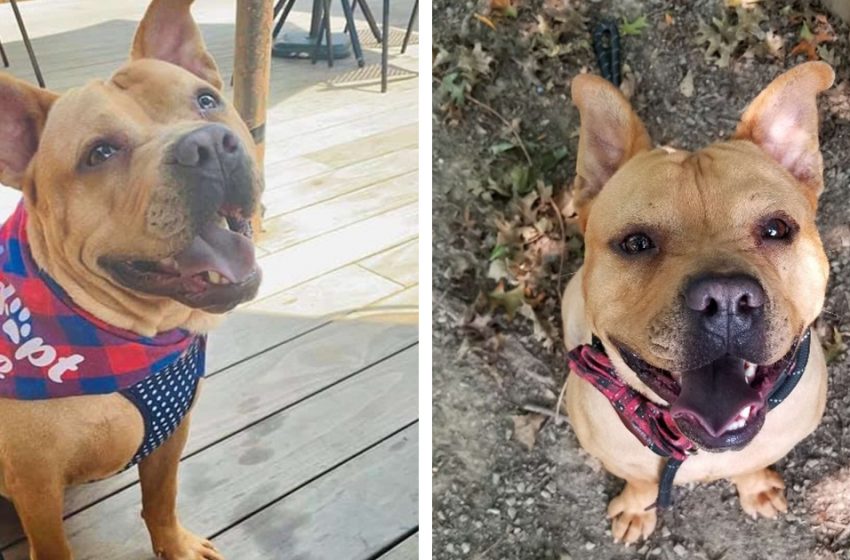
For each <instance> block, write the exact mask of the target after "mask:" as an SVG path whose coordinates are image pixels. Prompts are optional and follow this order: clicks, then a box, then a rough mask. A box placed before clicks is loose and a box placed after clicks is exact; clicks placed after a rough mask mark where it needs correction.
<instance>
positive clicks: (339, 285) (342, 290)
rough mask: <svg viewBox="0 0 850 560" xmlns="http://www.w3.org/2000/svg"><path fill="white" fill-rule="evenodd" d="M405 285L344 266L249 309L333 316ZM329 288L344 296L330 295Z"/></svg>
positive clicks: (367, 303) (254, 304) (279, 293)
mask: <svg viewBox="0 0 850 560" xmlns="http://www.w3.org/2000/svg"><path fill="white" fill-rule="evenodd" d="M399 289H401V286H400V285H399V284H397V283H395V282H393V281H391V280H387V279H386V278H384V277H383V276H380V275H378V274H375V273H373V272H370V271H368V270H366V269H363V268H360V267H357V266H355V265H350V266H346V267H345V268H340V269H339V270H335V271H333V272H330V273H328V274H325V275H322V276H319V277H318V278H316V279H314V280H310V281H309V282H305V283H303V284H299V285H298V286H296V287H295V288H292V289H289V290H284V291H282V292H278V293H277V294H275V295H273V296H271V297H269V298H266V299H262V300H260V301H257V302H255V303H253V304H251V305H249V306H248V307H246V309H249V310H252V311H264V312H267V313H274V314H286V315H289V314H297V315H299V316H307V317H316V318H322V317H329V316H333V315H336V314H346V313H349V312H351V311H352V310H354V309H358V308H361V307H364V306H366V305H369V304H372V303H375V302H377V301H380V300H383V299H385V298H387V297H389V296H391V295H393V294H395V293H397V292H398V291H399ZM328 292H334V293H335V294H337V295H338V296H340V297H335V298H328V297H327V294H328Z"/></svg>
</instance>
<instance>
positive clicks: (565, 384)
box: [554, 372, 570, 424]
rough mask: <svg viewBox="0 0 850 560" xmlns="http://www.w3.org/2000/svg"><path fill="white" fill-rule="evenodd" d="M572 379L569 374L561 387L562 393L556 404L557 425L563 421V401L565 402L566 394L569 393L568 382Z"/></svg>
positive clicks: (559, 394)
mask: <svg viewBox="0 0 850 560" xmlns="http://www.w3.org/2000/svg"><path fill="white" fill-rule="evenodd" d="M569 379H570V374H569V372H567V377H566V378H565V379H564V384H563V385H561V392H560V393H558V401H557V402H556V403H555V410H554V417H555V424H557V423H558V422H560V421H561V401H563V400H564V394H565V393H566V392H567V381H568V380H569Z"/></svg>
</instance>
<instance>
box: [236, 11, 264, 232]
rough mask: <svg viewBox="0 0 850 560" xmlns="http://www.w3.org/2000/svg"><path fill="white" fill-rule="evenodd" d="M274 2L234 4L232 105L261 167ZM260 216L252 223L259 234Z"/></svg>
mask: <svg viewBox="0 0 850 560" xmlns="http://www.w3.org/2000/svg"><path fill="white" fill-rule="evenodd" d="M273 13H274V1H273V0H237V2H236V52H235V53H234V59H233V103H234V105H235V106H236V110H237V111H239V114H240V115H242V119H243V120H244V121H245V122H246V123H247V124H248V128H249V129H250V130H251V135H252V136H253V137H254V142H255V144H256V148H257V161H258V162H259V163H260V165H261V166H262V165H263V160H264V158H265V147H266V146H265V139H266V102H267V100H268V95H269V75H270V73H271V55H272V24H273V23H274V15H273ZM261 221H262V216H261V215H259V214H258V215H257V216H255V218H254V220H253V225H254V232H260V231H261V227H260V226H261Z"/></svg>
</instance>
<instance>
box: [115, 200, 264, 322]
mask: <svg viewBox="0 0 850 560" xmlns="http://www.w3.org/2000/svg"><path fill="white" fill-rule="evenodd" d="M103 264H104V265H105V266H106V268H107V269H108V270H109V271H110V272H111V274H112V276H113V278H115V280H116V281H118V282H120V283H121V284H123V285H124V286H126V287H128V288H131V289H134V290H139V291H141V292H145V293H148V294H154V295H161V296H168V297H171V298H173V299H176V300H177V301H180V302H181V303H184V304H185V305H188V306H189V307H194V308H200V309H204V310H206V311H210V312H213V313H223V312H225V311H229V310H230V309H232V308H234V307H236V306H237V305H238V304H240V303H242V302H244V301H248V300H250V299H252V298H253V297H254V296H255V295H256V294H257V290H258V289H259V286H260V279H261V273H260V269H259V267H258V266H257V261H256V259H255V256H254V245H253V243H252V242H251V225H250V221H249V219H248V218H247V217H246V216H245V215H244V214H243V212H242V210H240V209H238V208H231V207H222V208H221V209H220V210H219V211H218V216H217V218H216V219H215V220H213V221H211V222H209V223H208V224H207V225H205V226H204V227H203V228H202V229H201V231H200V232H199V233H198V235H196V236H195V238H194V239H193V240H192V242H191V243H190V244H189V246H188V247H186V248H184V249H183V250H182V251H180V252H178V253H176V254H174V255H171V256H169V257H166V258H164V259H160V260H156V261H149V260H132V259H125V260H121V259H109V260H106V261H104V263H103Z"/></svg>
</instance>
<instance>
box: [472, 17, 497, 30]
mask: <svg viewBox="0 0 850 560" xmlns="http://www.w3.org/2000/svg"><path fill="white" fill-rule="evenodd" d="M472 15H473V16H474V17H475V19H477V20H478V21H480V22H481V23H483V24H484V25H486V26H487V27H489V28H490V29H492V30H493V31H495V30H496V24H495V23H493V20H491V19H490V18H488V17H487V16H482V15H481V14H472Z"/></svg>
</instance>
